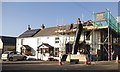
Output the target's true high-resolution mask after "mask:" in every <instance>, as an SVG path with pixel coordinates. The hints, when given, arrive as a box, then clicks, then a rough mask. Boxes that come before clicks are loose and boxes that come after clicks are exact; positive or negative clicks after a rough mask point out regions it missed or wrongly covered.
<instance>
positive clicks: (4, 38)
mask: <svg viewBox="0 0 120 72" xmlns="http://www.w3.org/2000/svg"><path fill="white" fill-rule="evenodd" d="M0 39H1V40H2V42H3V44H4V45H16V37H8V36H0Z"/></svg>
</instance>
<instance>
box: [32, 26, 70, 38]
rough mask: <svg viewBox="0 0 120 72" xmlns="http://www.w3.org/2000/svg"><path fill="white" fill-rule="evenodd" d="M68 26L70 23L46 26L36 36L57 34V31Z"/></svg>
mask: <svg viewBox="0 0 120 72" xmlns="http://www.w3.org/2000/svg"><path fill="white" fill-rule="evenodd" d="M68 28H69V25H65V26H56V27H49V28H45V29H42V30H41V31H39V32H38V33H37V34H36V35H34V37H39V36H51V35H56V32H55V31H57V30H58V29H63V30H66V29H68Z"/></svg>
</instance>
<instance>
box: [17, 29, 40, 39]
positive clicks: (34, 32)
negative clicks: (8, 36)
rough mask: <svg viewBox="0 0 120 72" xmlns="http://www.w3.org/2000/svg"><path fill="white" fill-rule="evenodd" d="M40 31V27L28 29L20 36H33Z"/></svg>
mask: <svg viewBox="0 0 120 72" xmlns="http://www.w3.org/2000/svg"><path fill="white" fill-rule="evenodd" d="M39 31H40V29H32V30H27V31H25V32H24V33H23V34H21V35H20V36H19V37H18V38H24V37H33V36H34V35H35V34H36V33H37V32H39Z"/></svg>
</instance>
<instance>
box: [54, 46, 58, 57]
mask: <svg viewBox="0 0 120 72" xmlns="http://www.w3.org/2000/svg"><path fill="white" fill-rule="evenodd" d="M55 56H56V57H58V56H59V48H55Z"/></svg>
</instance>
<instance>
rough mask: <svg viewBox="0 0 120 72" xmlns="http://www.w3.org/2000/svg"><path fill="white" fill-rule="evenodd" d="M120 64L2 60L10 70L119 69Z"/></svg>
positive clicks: (4, 69) (3, 64)
mask: <svg viewBox="0 0 120 72" xmlns="http://www.w3.org/2000/svg"><path fill="white" fill-rule="evenodd" d="M118 68H119V64H116V63H115V62H114V61H110V62H108V61H99V62H92V64H91V65H85V64H70V63H64V64H63V65H59V63H58V61H54V62H53V61H11V62H10V61H9V62H2V71H6V70H7V71H8V70H34V71H37V70H62V71H67V70H88V71H91V70H112V71H114V70H118Z"/></svg>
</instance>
